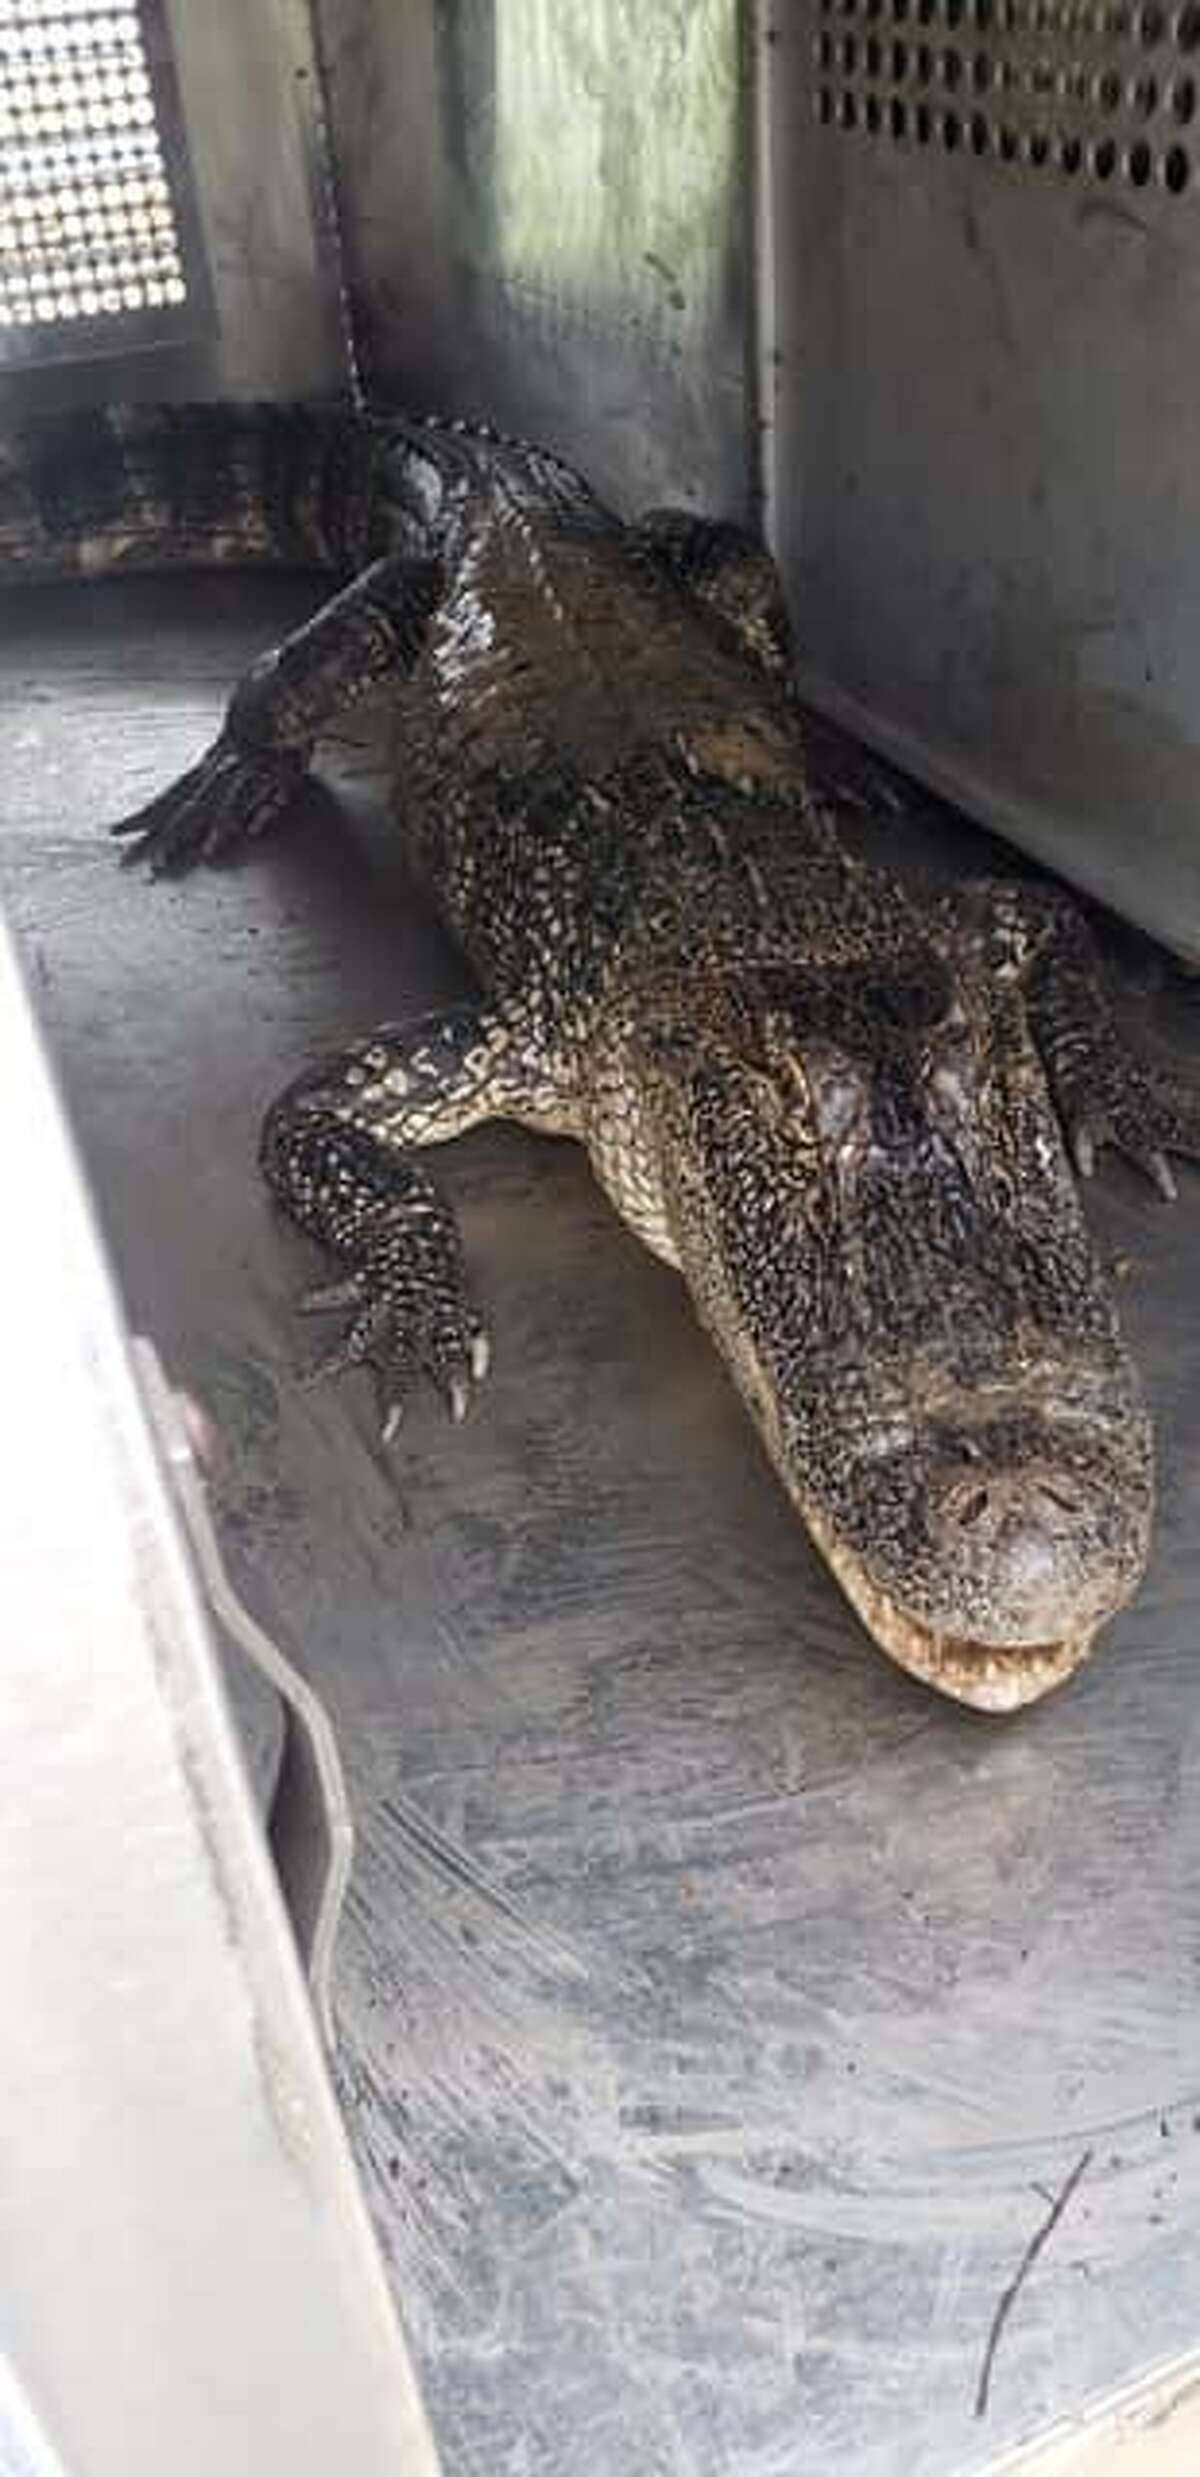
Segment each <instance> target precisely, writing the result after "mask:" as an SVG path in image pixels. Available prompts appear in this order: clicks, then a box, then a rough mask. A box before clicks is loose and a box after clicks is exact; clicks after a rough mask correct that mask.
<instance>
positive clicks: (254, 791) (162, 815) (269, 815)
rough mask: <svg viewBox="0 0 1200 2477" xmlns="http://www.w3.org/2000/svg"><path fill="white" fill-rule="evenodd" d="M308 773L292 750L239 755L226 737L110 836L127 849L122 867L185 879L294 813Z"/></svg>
mask: <svg viewBox="0 0 1200 2477" xmlns="http://www.w3.org/2000/svg"><path fill="white" fill-rule="evenodd" d="M304 771H305V759H304V758H303V757H301V756H299V755H297V754H295V753H293V752H292V751H283V752H279V751H275V750H261V749H260V750H246V749H239V748H237V747H235V746H234V745H233V743H232V742H231V741H230V740H229V739H227V738H226V737H225V736H224V735H222V737H221V738H220V739H218V740H215V741H214V743H213V745H212V747H211V748H210V749H209V750H208V752H207V754H206V755H205V756H203V757H201V759H200V760H199V763H198V764H196V765H194V766H190V767H189V768H188V771H187V773H186V774H181V775H180V777H179V780H178V782H176V783H172V784H170V785H169V786H168V788H167V790H166V791H160V792H159V793H158V794H157V795H156V797H155V798H154V799H153V800H148V801H147V802H146V805H145V807H144V808H140V809H135V810H134V812H133V815H132V816H130V817H120V818H118V819H117V821H116V823H115V825H112V826H110V828H109V832H110V834H113V835H115V836H117V838H118V839H119V840H121V841H123V842H124V843H125V844H126V849H125V850H124V851H123V852H122V854H121V866H122V868H133V867H136V866H137V864H138V863H139V862H141V861H145V862H147V863H148V866H149V870H150V874H151V876H152V877H174V876H179V875H181V874H182V872H183V871H184V870H185V869H190V868H192V867H193V866H194V865H195V863H196V862H197V861H198V860H219V859H221V858H223V857H224V856H225V854H226V853H228V852H231V851H233V850H235V849H236V847H237V845H238V844H239V843H242V842H245V841H247V840H249V839H251V838H252V837H254V836H256V835H259V834H262V833H264V832H265V830H266V828H267V827H268V826H269V825H271V824H272V823H273V821H274V819H275V818H276V817H278V816H279V815H280V813H281V811H282V810H283V809H284V808H286V806H287V804H288V802H289V800H290V799H291V797H292V794H293V792H294V791H295V789H296V786H297V784H298V783H299V781H300V780H301V777H302V776H303V774H304Z"/></svg>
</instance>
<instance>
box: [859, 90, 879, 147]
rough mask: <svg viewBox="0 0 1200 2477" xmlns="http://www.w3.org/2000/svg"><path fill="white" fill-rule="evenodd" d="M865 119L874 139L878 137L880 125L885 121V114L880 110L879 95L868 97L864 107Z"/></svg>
mask: <svg viewBox="0 0 1200 2477" xmlns="http://www.w3.org/2000/svg"><path fill="white" fill-rule="evenodd" d="M863 119H864V120H865V122H866V124H867V127H868V129H869V130H870V132H871V135H872V137H873V138H874V137H877V136H878V134H879V125H880V122H881V120H882V119H883V114H882V112H881V110H880V108H879V97H878V96H877V95H868V96H867V100H866V103H865V104H864V106H863Z"/></svg>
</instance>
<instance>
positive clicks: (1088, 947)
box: [948, 884, 1200, 1200]
mask: <svg viewBox="0 0 1200 2477" xmlns="http://www.w3.org/2000/svg"><path fill="white" fill-rule="evenodd" d="M948 908H949V909H950V910H951V912H952V913H953V914H954V916H955V917H956V919H958V920H959V921H960V922H961V921H962V920H963V918H964V914H965V916H966V920H967V921H968V922H969V924H970V925H971V926H972V927H974V928H975V929H976V931H977V933H982V936H983V939H984V951H985V954H986V956H987V960H988V962H989V963H990V965H991V966H992V968H993V969H994V970H995V971H997V972H999V973H1001V974H1003V975H1004V976H1005V977H1008V978H1016V979H1017V980H1018V981H1019V982H1020V984H1021V986H1022V988H1023V991H1024V996H1025V1006H1026V1012H1027V1015H1028V1020H1029V1028H1030V1031H1031V1033H1032V1035H1033V1039H1034V1043H1035V1046H1036V1048H1037V1051H1038V1054H1039V1056H1040V1058H1041V1061H1042V1065H1043V1068H1044V1070H1045V1074H1046V1080H1047V1082H1048V1084H1049V1086H1050V1092H1051V1096H1052V1098H1053V1101H1054V1105H1055V1108H1056V1110H1057V1112H1058V1116H1059V1119H1060V1121H1061V1124H1062V1128H1063V1132H1064V1134H1065V1136H1066V1139H1067V1145H1068V1148H1069V1150H1070V1153H1071V1158H1072V1160H1073V1161H1074V1164H1075V1167H1076V1169H1077V1170H1078V1172H1079V1174H1080V1176H1081V1177H1083V1178H1090V1177H1091V1175H1092V1172H1093V1170H1094V1168H1095V1165H1096V1156H1097V1153H1098V1152H1099V1151H1100V1149H1101V1147H1102V1146H1104V1145H1106V1144H1107V1145H1110V1146H1111V1147H1112V1148H1113V1150H1114V1151H1116V1152H1120V1153H1123V1154H1124V1155H1125V1158H1126V1160H1128V1161H1131V1162H1132V1163H1133V1165H1134V1167H1135V1168H1136V1169H1139V1170H1141V1171H1143V1172H1144V1174H1145V1176H1146V1177H1147V1178H1149V1179H1150V1180H1152V1182H1153V1184H1154V1185H1155V1186H1156V1187H1157V1188H1158V1190H1159V1193H1160V1195H1163V1196H1165V1197H1166V1198H1167V1199H1168V1200H1171V1199H1173V1197H1174V1195H1175V1192H1176V1188H1175V1179H1174V1175H1173V1173H1172V1170H1171V1165H1170V1159H1169V1156H1170V1154H1172V1153H1180V1154H1183V1155H1185V1156H1187V1157H1188V1158H1190V1159H1192V1160H1200V1091H1192V1090H1190V1089H1189V1087H1188V1086H1187V1084H1185V1083H1184V1082H1183V1081H1182V1080H1181V1079H1180V1078H1179V1077H1178V1076H1174V1075H1171V1074H1169V1073H1168V1072H1166V1071H1165V1070H1164V1069H1162V1068H1160V1067H1158V1066H1155V1065H1153V1064H1152V1063H1150V1062H1149V1061H1148V1060H1145V1059H1142V1058H1139V1057H1138V1056H1137V1055H1136V1053H1135V1052H1134V1050H1133V1049H1132V1048H1131V1047H1130V1045H1129V1042H1128V1041H1127V1039H1126V1037H1125V1034H1124V1032H1123V1030H1122V1028H1121V1025H1120V1022H1119V1020H1118V1018H1117V1014H1116V1010H1115V1008H1114V1006H1113V1002H1112V999H1111V997H1110V995H1109V992H1108V988H1107V985H1106V981H1105V974H1104V967H1103V964H1102V962H1101V958H1100V954H1099V952H1098V949H1097V947H1096V944H1095V941H1094V939H1093V937H1092V934H1091V931H1090V929H1089V928H1088V925H1087V922H1086V920H1085V919H1084V917H1083V914H1082V912H1080V911H1079V910H1078V908H1077V907H1076V905H1075V904H1074V903H1072V901H1071V900H1070V897H1069V896H1067V895H1061V894H1059V893H1058V892H1057V891H1056V889H1054V888H1053V887H1046V888H1042V887H1040V886H1028V885H1011V886H1010V885H1004V884H995V885H987V884H984V885H980V886H971V887H965V888H964V889H963V890H962V892H961V894H959V895H955V896H952V897H950V898H949V907H948Z"/></svg>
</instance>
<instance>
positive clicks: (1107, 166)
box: [1092, 138, 1117, 181]
mask: <svg viewBox="0 0 1200 2477" xmlns="http://www.w3.org/2000/svg"><path fill="white" fill-rule="evenodd" d="M1116 168H1117V150H1116V147H1115V146H1114V144H1113V142H1112V139H1111V138H1101V140H1100V143H1099V145H1098V146H1093V148H1092V170H1093V172H1094V173H1095V175H1096V178H1097V180H1098V181H1110V180H1111V179H1112V176H1113V173H1114V172H1115V171H1116Z"/></svg>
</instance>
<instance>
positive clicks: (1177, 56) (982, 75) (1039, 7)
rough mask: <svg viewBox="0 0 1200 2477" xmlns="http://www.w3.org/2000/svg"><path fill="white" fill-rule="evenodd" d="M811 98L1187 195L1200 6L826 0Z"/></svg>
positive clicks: (845, 111) (1068, 171)
mask: <svg viewBox="0 0 1200 2477" xmlns="http://www.w3.org/2000/svg"><path fill="white" fill-rule="evenodd" d="M820 15H821V29H820V32H819V34H817V35H816V36H815V38H814V60H815V66H816V71H817V77H816V81H815V85H814V92H813V108H814V110H815V112H816V116H817V119H818V121H820V122H821V124H822V125H823V126H825V127H831V128H836V129H840V130H843V131H845V132H846V133H848V134H853V133H855V132H862V134H863V135H865V136H867V137H872V138H878V139H880V140H882V141H883V142H884V143H885V144H893V145H911V146H933V147H941V148H943V149H944V150H945V152H946V153H947V154H954V153H955V152H956V151H957V150H958V149H959V148H963V149H966V150H969V152H970V153H971V154H973V155H976V156H981V157H993V158H995V159H996V160H997V161H998V162H1000V163H1005V164H1012V165H1014V166H1015V167H1017V168H1018V169H1021V168H1025V167H1028V168H1029V169H1032V170H1035V171H1044V172H1045V173H1046V174H1047V175H1048V176H1049V177H1051V178H1053V177H1055V176H1056V175H1057V176H1058V177H1059V178H1061V179H1065V180H1070V181H1074V180H1085V181H1086V180H1093V181H1097V182H1101V183H1104V182H1111V183H1115V184H1116V185H1117V186H1118V187H1119V186H1120V185H1121V184H1123V183H1124V184H1126V185H1127V186H1128V187H1129V188H1131V189H1135V190H1142V189H1146V188H1148V187H1150V186H1152V185H1153V184H1155V183H1161V184H1162V185H1163V186H1164V187H1165V188H1166V189H1167V190H1168V191H1170V193H1171V194H1172V195H1173V196H1176V197H1177V196H1179V195H1180V193H1181V192H1182V191H1183V190H1185V189H1186V188H1187V186H1188V182H1189V181H1190V179H1191V177H1192V153H1191V149H1190V146H1189V133H1190V131H1191V128H1192V124H1193V122H1194V121H1195V118H1196V105H1197V85H1196V75H1195V59H1196V53H1197V49H1198V47H1200V7H1197V6H1196V5H1194V0H1189V5H1188V6H1187V7H1186V8H1183V9H1180V10H1178V11H1176V12H1175V13H1174V14H1170V13H1168V11H1167V10H1166V9H1164V8H1161V7H1160V6H1159V5H1158V0H1150V5H1148V6H1146V7H1142V8H1131V7H1129V6H1127V5H1126V0H1117V5H1116V6H1113V7H1108V6H1103V5H1102V6H1097V7H1093V6H1091V5H1082V4H1081V5H1078V6H1076V5H1074V0H1067V5H1066V6H1065V7H1056V6H1054V5H1053V0H821V9H820Z"/></svg>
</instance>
